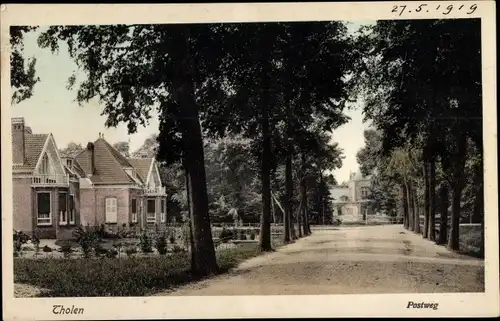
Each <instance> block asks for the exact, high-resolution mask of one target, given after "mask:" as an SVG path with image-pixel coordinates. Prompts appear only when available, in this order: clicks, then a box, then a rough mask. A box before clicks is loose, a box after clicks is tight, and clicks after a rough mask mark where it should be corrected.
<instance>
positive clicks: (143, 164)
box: [128, 158, 153, 184]
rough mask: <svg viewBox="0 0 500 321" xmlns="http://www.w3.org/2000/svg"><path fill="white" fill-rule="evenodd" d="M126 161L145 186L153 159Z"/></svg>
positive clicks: (130, 159) (131, 159)
mask: <svg viewBox="0 0 500 321" xmlns="http://www.w3.org/2000/svg"><path fill="white" fill-rule="evenodd" d="M128 161H129V163H130V164H132V166H133V167H134V168H135V170H136V172H137V175H139V178H140V179H141V180H142V181H143V182H144V184H145V183H146V182H147V181H148V175H149V171H150V169H151V164H152V162H153V158H129V159H128Z"/></svg>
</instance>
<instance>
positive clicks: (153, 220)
mask: <svg viewBox="0 0 500 321" xmlns="http://www.w3.org/2000/svg"><path fill="white" fill-rule="evenodd" d="M150 201H153V202H154V204H155V210H154V212H153V213H149V208H148V202H150ZM146 222H147V223H156V200H155V199H146Z"/></svg>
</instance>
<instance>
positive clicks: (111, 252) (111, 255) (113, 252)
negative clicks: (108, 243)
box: [106, 248, 118, 259]
mask: <svg viewBox="0 0 500 321" xmlns="http://www.w3.org/2000/svg"><path fill="white" fill-rule="evenodd" d="M117 256H118V251H117V250H116V249H115V248H111V249H109V250H108V251H106V257H107V258H111V259H114V258H116V257H117Z"/></svg>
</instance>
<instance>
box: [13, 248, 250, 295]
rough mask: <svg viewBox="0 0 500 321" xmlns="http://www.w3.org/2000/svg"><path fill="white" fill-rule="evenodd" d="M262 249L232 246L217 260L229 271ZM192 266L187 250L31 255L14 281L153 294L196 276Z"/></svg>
mask: <svg viewBox="0 0 500 321" xmlns="http://www.w3.org/2000/svg"><path fill="white" fill-rule="evenodd" d="M258 253H259V252H258V250H257V246H255V245H254V246H249V247H241V248H235V249H228V250H224V251H220V252H218V253H217V254H216V255H217V263H218V265H219V267H220V270H221V272H225V271H228V270H229V269H230V268H232V267H235V266H237V265H238V264H239V263H240V262H241V261H242V260H245V259H248V258H250V257H252V256H255V255H257V254H258ZM190 269H191V258H190V256H189V255H188V254H187V253H175V254H172V255H171V256H168V257H165V256H149V257H138V258H134V259H130V260H116V259H110V258H103V259H101V260H86V259H83V258H75V259H72V260H51V259H45V258H44V259H39V260H37V262H36V264H33V261H32V260H30V259H16V260H14V282H15V283H25V284H31V285H34V286H37V287H41V288H46V289H48V290H49V291H48V292H43V293H42V294H41V295H42V296H46V297H47V296H49V297H102V296H108V297H109V296H149V295H152V294H154V293H157V292H159V291H161V290H165V289H170V288H172V287H175V286H178V285H181V284H185V283H187V282H190V281H194V280H196V279H195V277H194V276H193V275H192V274H191V273H190Z"/></svg>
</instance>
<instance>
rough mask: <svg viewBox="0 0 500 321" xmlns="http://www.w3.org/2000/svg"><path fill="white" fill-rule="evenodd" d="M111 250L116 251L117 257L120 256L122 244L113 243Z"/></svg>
mask: <svg viewBox="0 0 500 321" xmlns="http://www.w3.org/2000/svg"><path fill="white" fill-rule="evenodd" d="M113 248H114V249H116V252H117V255H120V250H121V249H122V248H123V243H122V242H113Z"/></svg>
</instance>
